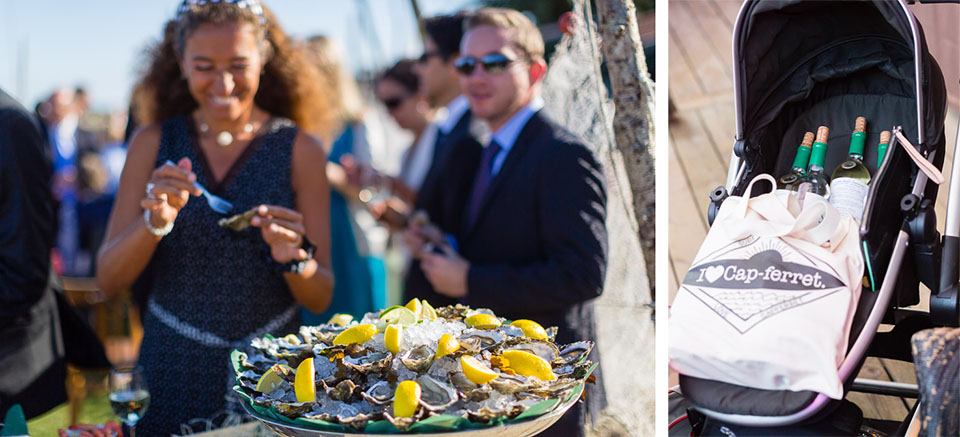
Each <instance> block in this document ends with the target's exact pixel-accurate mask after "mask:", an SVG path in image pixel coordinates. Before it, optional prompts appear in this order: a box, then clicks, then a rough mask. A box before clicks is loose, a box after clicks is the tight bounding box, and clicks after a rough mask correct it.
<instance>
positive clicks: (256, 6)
mask: <svg viewBox="0 0 960 437" xmlns="http://www.w3.org/2000/svg"><path fill="white" fill-rule="evenodd" d="M212 3H225V4H228V5H234V6H236V7H238V8H240V9H249V10H250V12H253V13H254V15H256V16H257V17H259V18H260V25H261V26H263V25H266V24H267V18H266V17H265V16H264V15H263V6H262V4H261V3H260V0H183V3H180V8H179V9H177V20H180V19H181V18H183V16H184V14H186V13H187V12H190V11H191V10H192V9H193V8H194V7H196V6H204V5H207V4H212Z"/></svg>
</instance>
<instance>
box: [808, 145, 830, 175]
mask: <svg viewBox="0 0 960 437" xmlns="http://www.w3.org/2000/svg"><path fill="white" fill-rule="evenodd" d="M826 157H827V145H826V144H824V143H821V142H815V143H813V150H812V151H811V153H810V170H811V171H813V170H814V168H815V167H816V168H819V169H821V170H822V169H823V161H824V160H825V159H826Z"/></svg>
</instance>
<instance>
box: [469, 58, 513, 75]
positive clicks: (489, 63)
mask: <svg viewBox="0 0 960 437" xmlns="http://www.w3.org/2000/svg"><path fill="white" fill-rule="evenodd" d="M515 61H516V59H510V58H508V57H507V55H504V54H502V53H491V54H489V55H483V56H481V57H480V59H477V58H474V57H473V56H464V57H462V58H458V59H457V60H456V61H454V62H453V67H454V68H456V69H457V71H458V72H459V73H460V74H462V75H464V76H469V75H471V74H473V70H474V69H475V68H477V65H480V66H481V67H483V71H486V72H487V74H498V73H502V72H503V71H504V70H506V69H507V67H508V66H509V65H510V64H511V63H513V62H515Z"/></svg>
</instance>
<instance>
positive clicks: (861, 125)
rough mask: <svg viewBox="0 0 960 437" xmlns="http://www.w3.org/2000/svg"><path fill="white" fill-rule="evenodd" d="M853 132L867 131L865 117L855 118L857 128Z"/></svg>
mask: <svg viewBox="0 0 960 437" xmlns="http://www.w3.org/2000/svg"><path fill="white" fill-rule="evenodd" d="M853 131H854V132H866V131H867V118H866V117H857V126H856V127H855V128H854V129H853Z"/></svg>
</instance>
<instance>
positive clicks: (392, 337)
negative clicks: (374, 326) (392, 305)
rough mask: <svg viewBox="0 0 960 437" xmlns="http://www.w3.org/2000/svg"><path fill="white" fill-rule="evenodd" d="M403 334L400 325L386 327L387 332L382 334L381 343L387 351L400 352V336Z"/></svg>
mask: <svg viewBox="0 0 960 437" xmlns="http://www.w3.org/2000/svg"><path fill="white" fill-rule="evenodd" d="M401 334H403V326H402V325H387V330H386V331H384V333H383V343H384V344H385V345H386V346H387V350H388V351H390V352H393V353H398V352H400V335H401Z"/></svg>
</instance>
